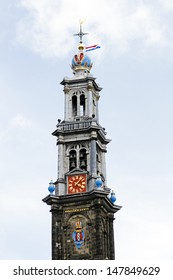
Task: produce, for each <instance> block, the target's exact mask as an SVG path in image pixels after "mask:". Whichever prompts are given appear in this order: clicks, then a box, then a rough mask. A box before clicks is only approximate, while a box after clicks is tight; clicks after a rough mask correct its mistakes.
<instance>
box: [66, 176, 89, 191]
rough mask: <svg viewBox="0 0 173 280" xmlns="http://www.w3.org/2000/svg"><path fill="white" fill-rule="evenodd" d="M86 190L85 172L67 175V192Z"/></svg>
mask: <svg viewBox="0 0 173 280" xmlns="http://www.w3.org/2000/svg"><path fill="white" fill-rule="evenodd" d="M80 192H86V174H81V175H71V176H68V193H69V194H72V193H80Z"/></svg>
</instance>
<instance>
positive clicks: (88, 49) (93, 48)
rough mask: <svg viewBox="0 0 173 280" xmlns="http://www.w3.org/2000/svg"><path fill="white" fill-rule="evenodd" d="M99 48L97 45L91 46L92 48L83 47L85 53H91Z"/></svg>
mask: <svg viewBox="0 0 173 280" xmlns="http://www.w3.org/2000/svg"><path fill="white" fill-rule="evenodd" d="M100 48H101V47H100V46H99V45H93V46H90V47H85V51H86V52H89V51H93V50H96V49H100Z"/></svg>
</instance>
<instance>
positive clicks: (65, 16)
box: [17, 0, 168, 57]
mask: <svg viewBox="0 0 173 280" xmlns="http://www.w3.org/2000/svg"><path fill="white" fill-rule="evenodd" d="M20 3H21V7H22V8H24V9H25V10H26V11H27V14H25V16H23V18H21V19H20V21H19V22H18V25H17V40H18V42H20V43H21V44H24V45H26V46H27V47H29V48H30V49H32V50H33V51H34V52H37V53H39V54H40V55H41V56H43V57H51V56H52V57H53V56H57V57H62V56H64V55H66V54H67V53H68V52H69V51H70V50H71V49H72V48H73V47H72V46H73V44H74V42H75V41H76V42H77V39H76V40H75V39H74V38H73V36H72V34H73V33H75V32H78V30H77V28H79V26H78V23H79V19H80V18H81V17H82V18H84V19H86V21H85V25H84V31H89V32H90V36H88V38H87V39H85V42H86V40H89V42H88V43H92V44H93V43H100V42H101V43H102V46H103V48H107V49H109V50H110V49H114V53H124V52H127V51H128V50H129V49H132V48H133V47H134V42H135V45H138V44H136V41H139V45H140V48H141V49H142V51H143V49H144V48H145V49H148V48H149V47H151V46H152V47H153V46H154V47H156V48H162V47H163V46H166V45H167V44H168V39H167V38H166V32H165V31H166V30H167V29H168V26H167V25H166V23H165V21H164V14H163V11H162V10H161V8H160V6H159V5H157V4H156V5H154V4H152V3H150V4H144V3H143V1H135V0H134V1H130V3H129V1H128V0H124V1H120V0H117V1H114V0H109V1H106V0H95V1H91V0H88V1H87V2H86V1H85V2H84V1H81V0H75V1H68V0H64V1H55V0H44V1H43V0H42V1H35V0H21V2H20Z"/></svg>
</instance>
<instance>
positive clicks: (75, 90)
mask: <svg viewBox="0 0 173 280" xmlns="http://www.w3.org/2000/svg"><path fill="white" fill-rule="evenodd" d="M85 34H86V33H83V32H82V25H80V31H79V33H78V34H75V35H78V36H79V38H80V42H79V45H78V53H77V54H76V55H74V57H73V59H72V65H71V68H72V72H73V76H72V78H67V77H66V78H64V79H63V81H62V82H61V85H62V86H63V87H64V89H63V90H64V120H63V121H61V120H58V124H57V127H56V130H55V131H54V132H53V133H52V134H53V136H55V137H56V139H57V146H58V177H57V180H56V182H54V183H53V182H51V183H50V185H49V191H50V194H49V195H48V196H47V197H45V198H44V199H43V201H44V202H45V203H47V204H48V205H50V206H51V210H50V211H51V214H52V259H53V260H82V259H88V260H104V259H110V260H113V259H115V248H114V227H113V222H114V219H115V218H114V214H115V213H116V212H117V211H118V210H120V208H121V206H118V205H115V204H114V203H115V200H116V198H115V194H114V192H112V191H111V190H110V188H109V187H108V186H107V181H106V160H105V155H106V152H107V144H108V143H109V142H110V140H109V139H107V138H106V132H105V129H104V128H103V127H102V126H101V125H100V124H99V104H98V103H99V98H100V91H101V90H102V88H101V87H100V86H99V85H98V83H97V82H96V78H95V77H93V76H92V75H91V74H90V70H91V68H92V63H91V60H90V58H89V56H87V55H86V51H85V47H84V44H83V41H82V39H83V35H85Z"/></svg>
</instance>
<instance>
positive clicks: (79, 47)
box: [78, 43, 85, 51]
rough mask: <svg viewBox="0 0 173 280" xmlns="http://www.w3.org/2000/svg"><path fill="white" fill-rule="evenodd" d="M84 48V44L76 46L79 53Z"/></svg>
mask: <svg viewBox="0 0 173 280" xmlns="http://www.w3.org/2000/svg"><path fill="white" fill-rule="evenodd" d="M84 48H85V47H84V44H81V43H80V44H79V45H78V50H79V51H83V50H84Z"/></svg>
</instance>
